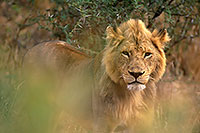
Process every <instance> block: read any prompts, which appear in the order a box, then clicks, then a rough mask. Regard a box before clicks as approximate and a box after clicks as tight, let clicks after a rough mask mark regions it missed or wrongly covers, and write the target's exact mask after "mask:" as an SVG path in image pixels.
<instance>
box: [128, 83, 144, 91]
mask: <svg viewBox="0 0 200 133" xmlns="http://www.w3.org/2000/svg"><path fill="white" fill-rule="evenodd" d="M145 88H146V85H144V84H140V83H133V84H128V85H127V89H128V90H130V91H133V90H135V91H141V90H144V89H145Z"/></svg>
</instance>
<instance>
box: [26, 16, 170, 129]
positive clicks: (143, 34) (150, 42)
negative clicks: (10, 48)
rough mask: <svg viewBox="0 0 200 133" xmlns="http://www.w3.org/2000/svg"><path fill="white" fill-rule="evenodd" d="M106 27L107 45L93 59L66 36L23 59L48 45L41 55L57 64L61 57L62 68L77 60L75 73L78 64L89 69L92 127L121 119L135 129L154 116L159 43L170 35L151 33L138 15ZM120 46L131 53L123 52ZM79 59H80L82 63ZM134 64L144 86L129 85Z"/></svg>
mask: <svg viewBox="0 0 200 133" xmlns="http://www.w3.org/2000/svg"><path fill="white" fill-rule="evenodd" d="M106 33H107V38H106V40H107V46H106V48H105V49H104V50H103V51H102V52H100V53H99V54H98V55H97V56H96V57H95V58H94V59H90V58H89V57H87V56H86V55H84V54H82V53H80V52H76V50H75V49H73V50H72V51H71V50H70V49H71V48H70V47H69V46H68V45H67V46H65V44H66V43H64V42H60V41H54V42H48V43H44V44H41V45H38V46H36V47H35V48H33V50H30V51H29V52H28V54H27V55H28V57H27V58H26V60H27V61H30V60H34V59H33V58H35V57H36V55H37V54H38V53H40V54H41V53H42V52H43V51H46V52H45V53H46V55H45V56H47V57H51V59H52V60H49V62H54V64H53V65H54V66H56V67H58V68H59V67H60V65H61V66H62V63H63V65H64V68H70V67H71V66H73V67H74V63H76V64H77V62H78V64H79V65H78V66H77V67H75V68H73V69H70V70H74V73H76V72H77V71H76V68H77V69H79V70H81V71H87V72H89V73H90V74H86V75H85V76H86V77H89V78H90V79H91V80H89V82H88V87H89V88H91V93H92V101H88V103H90V102H91V103H92V106H91V110H92V112H93V114H91V115H92V119H93V123H94V126H93V127H94V132H100V131H102V132H112V131H113V130H114V128H115V127H116V126H117V125H119V124H120V123H121V122H123V123H125V124H127V126H128V127H129V126H133V128H134V130H135V131H136V129H135V128H136V127H137V125H138V123H143V124H144V126H145V123H151V122H152V121H151V120H150V119H153V118H152V117H151V116H152V114H153V107H154V100H155V97H156V86H155V83H156V82H157V81H158V80H159V79H160V78H161V77H162V75H163V73H164V71H165V66H166V58H165V54H164V51H163V48H164V45H165V43H166V42H168V41H169V40H170V39H169V37H168V35H167V32H166V30H161V31H160V32H158V31H157V30H155V31H153V33H151V32H150V31H149V30H148V29H147V28H146V27H145V25H144V23H143V22H142V21H141V20H134V19H130V20H128V21H127V22H124V23H122V24H121V25H120V26H119V27H117V28H116V30H114V29H113V28H112V27H110V26H109V27H108V28H107V30H106ZM61 44H62V46H61ZM50 45H51V46H50ZM53 49H54V50H53ZM61 51H62V52H61ZM74 51H75V52H74ZM123 51H126V52H128V53H129V54H130V55H123ZM147 52H151V54H152V56H149V57H146V56H145V54H146V53H147ZM69 55H70V56H69ZM58 57H59V58H62V60H61V61H59V63H57V61H56V60H57V59H58ZM48 59H49V58H48ZM44 60H47V58H44ZM45 62H47V61H45ZM82 63H83V64H84V65H80V64H82ZM51 65H52V63H51ZM81 68H82V69H81ZM85 68H87V70H85ZM67 70H69V69H67ZM67 70H66V69H65V71H67ZM132 70H134V71H144V72H145V74H144V75H142V76H140V77H139V78H140V80H141V82H143V84H144V85H145V86H146V88H145V89H144V90H140V91H137V90H128V89H127V85H128V82H129V81H131V80H132V79H133V77H132V76H131V75H130V74H129V71H132ZM138 80H139V79H138ZM77 82H79V81H77ZM80 88H81V87H80ZM80 102H81V101H80ZM80 110H81V109H80ZM149 121H150V122H149ZM146 125H148V124H146Z"/></svg>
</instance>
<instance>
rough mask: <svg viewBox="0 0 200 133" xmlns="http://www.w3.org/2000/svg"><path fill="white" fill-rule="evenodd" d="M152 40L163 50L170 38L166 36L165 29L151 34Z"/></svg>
mask: <svg viewBox="0 0 200 133" xmlns="http://www.w3.org/2000/svg"><path fill="white" fill-rule="evenodd" d="M152 36H153V40H154V41H156V42H157V41H159V45H161V46H160V47H162V48H164V46H165V43H167V42H169V41H170V37H169V36H168V33H167V30H166V29H161V30H159V31H158V30H156V29H155V30H154V31H153V32H152Z"/></svg>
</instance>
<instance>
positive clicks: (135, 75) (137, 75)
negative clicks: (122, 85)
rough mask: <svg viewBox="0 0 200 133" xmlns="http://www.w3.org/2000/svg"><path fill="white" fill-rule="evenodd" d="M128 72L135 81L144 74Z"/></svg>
mask: <svg viewBox="0 0 200 133" xmlns="http://www.w3.org/2000/svg"><path fill="white" fill-rule="evenodd" d="M128 72H129V74H130V75H132V76H133V77H135V79H137V78H138V77H139V76H141V75H143V74H144V73H145V71H143V72H130V71H128Z"/></svg>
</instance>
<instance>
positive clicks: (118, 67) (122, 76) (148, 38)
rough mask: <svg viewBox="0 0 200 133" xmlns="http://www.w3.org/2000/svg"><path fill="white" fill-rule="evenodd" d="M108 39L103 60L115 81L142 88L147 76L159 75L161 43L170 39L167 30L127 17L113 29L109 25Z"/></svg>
mask: <svg viewBox="0 0 200 133" xmlns="http://www.w3.org/2000/svg"><path fill="white" fill-rule="evenodd" d="M163 37H164V38H163ZM107 41H108V43H109V44H108V46H107V47H106V50H105V53H104V58H103V63H104V65H105V67H106V71H107V73H108V75H109V76H110V78H111V80H113V81H114V82H115V83H123V84H125V85H126V88H127V89H128V90H143V89H145V88H146V84H147V83H148V82H149V81H150V80H152V81H158V80H159V79H160V78H161V77H162V75H163V73H164V71H165V65H166V59H165V54H164V52H163V45H162V44H163V43H164V42H166V41H169V38H168V36H167V32H166V30H163V31H160V32H157V31H154V32H153V33H151V32H150V31H148V30H147V29H146V27H145V26H144V24H143V22H141V21H138V20H129V21H127V22H125V23H123V24H121V25H120V26H119V27H118V28H117V30H116V31H114V30H113V29H112V28H111V27H109V28H108V29H107Z"/></svg>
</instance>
